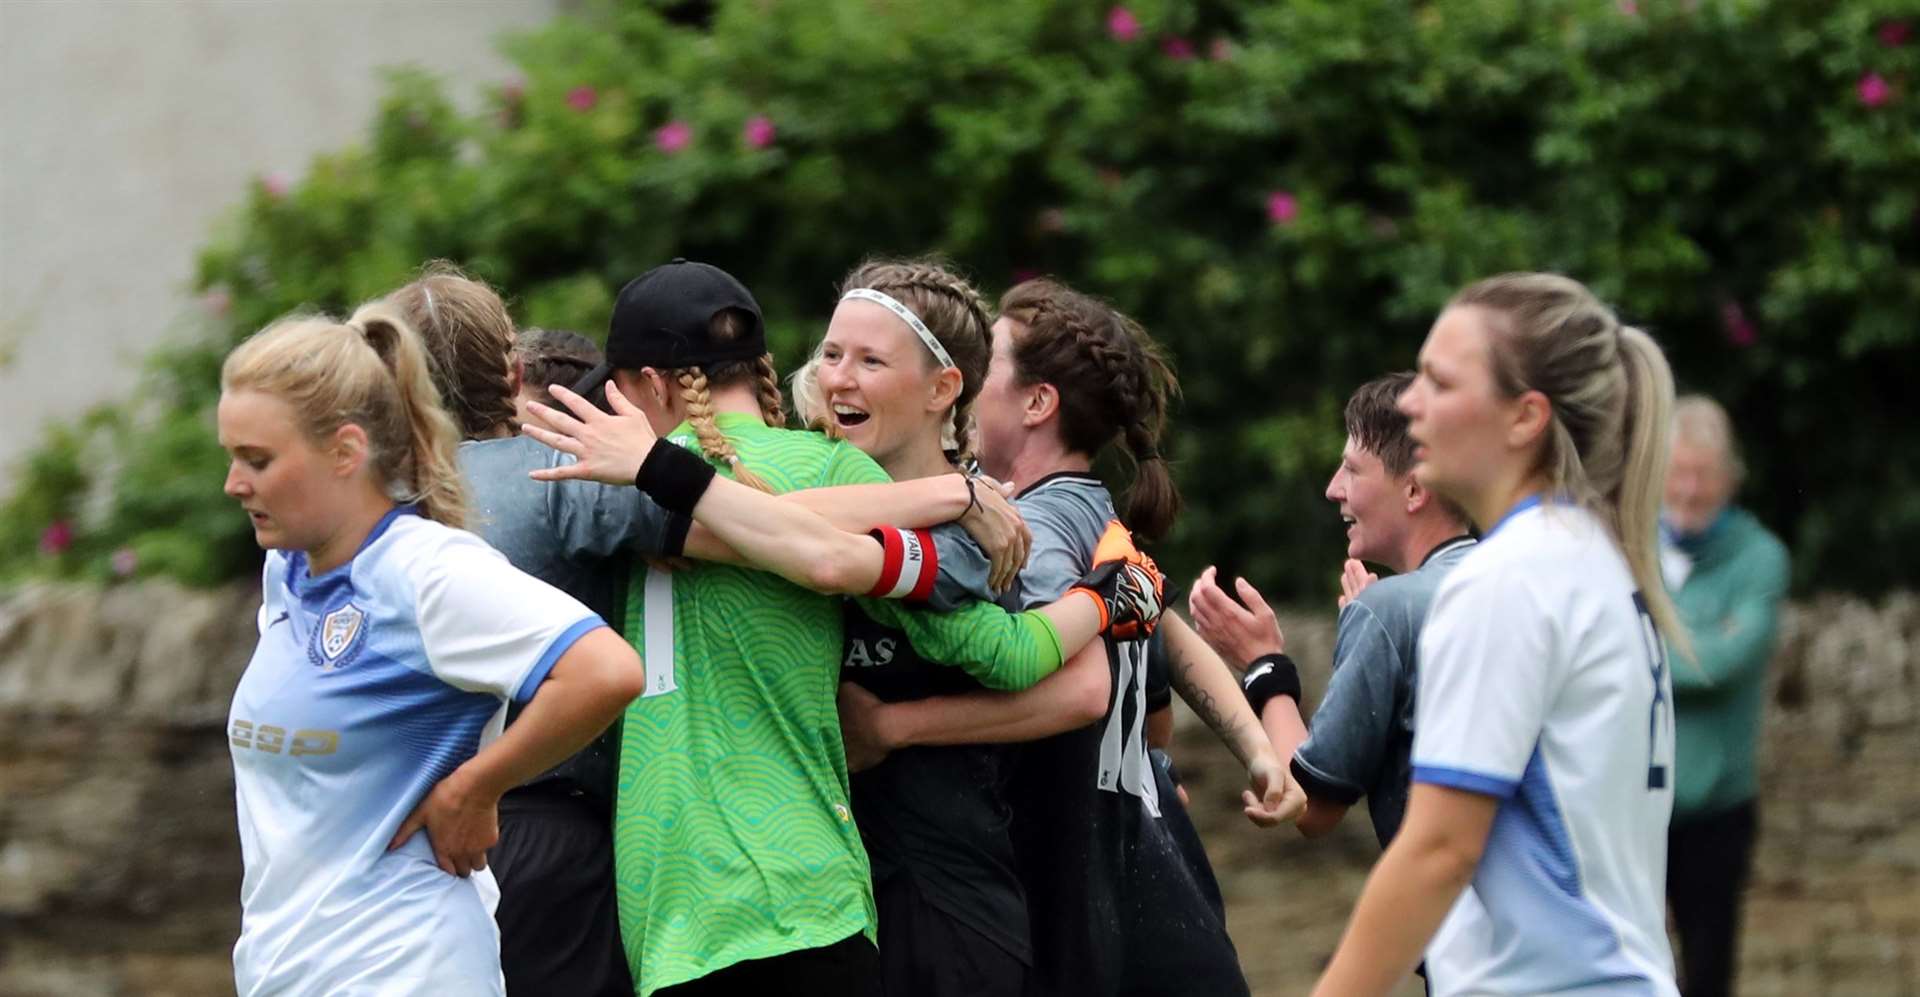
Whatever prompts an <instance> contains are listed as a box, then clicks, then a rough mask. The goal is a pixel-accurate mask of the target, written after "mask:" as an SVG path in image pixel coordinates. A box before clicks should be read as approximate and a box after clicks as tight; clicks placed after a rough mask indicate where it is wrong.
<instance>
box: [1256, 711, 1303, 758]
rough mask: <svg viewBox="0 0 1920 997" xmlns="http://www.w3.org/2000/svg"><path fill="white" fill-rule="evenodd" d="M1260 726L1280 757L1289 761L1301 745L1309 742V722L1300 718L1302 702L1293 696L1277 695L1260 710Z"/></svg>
mask: <svg viewBox="0 0 1920 997" xmlns="http://www.w3.org/2000/svg"><path fill="white" fill-rule="evenodd" d="M1260 726H1261V728H1262V729H1264V730H1265V731H1266V733H1267V742H1268V743H1269V744H1272V745H1273V750H1274V751H1276V752H1278V753H1279V754H1280V757H1282V758H1285V759H1287V760H1289V761H1291V760H1292V759H1293V753H1294V752H1296V751H1299V750H1300V746H1301V745H1303V744H1305V743H1307V724H1306V721H1304V720H1302V719H1300V704H1299V703H1296V702H1294V701H1293V697H1292V696H1275V697H1273V698H1272V699H1269V700H1267V705H1266V706H1264V707H1262V708H1261V710H1260Z"/></svg>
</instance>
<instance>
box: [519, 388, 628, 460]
mask: <svg viewBox="0 0 1920 997" xmlns="http://www.w3.org/2000/svg"><path fill="white" fill-rule="evenodd" d="M547 390H548V391H549V392H551V393H552V394H553V397H554V400H555V401H558V402H559V403H560V404H562V405H565V406H566V407H567V408H568V409H569V410H570V411H571V412H572V413H573V414H572V415H568V414H567V413H566V412H562V411H560V410H559V409H556V408H553V407H551V406H548V405H542V404H540V403H539V402H528V403H527V414H529V415H531V416H533V418H534V420H535V421H537V422H539V423H540V425H537V426H536V425H534V424H533V423H532V422H529V423H527V424H525V425H523V426H521V427H520V429H521V432H524V433H526V434H527V435H528V436H531V437H533V438H534V439H536V440H539V441H540V442H542V443H545V444H546V445H547V446H550V447H552V448H554V449H555V450H558V451H560V452H561V453H566V454H572V455H573V456H574V457H575V458H576V460H575V461H574V463H571V464H562V465H560V466H559V467H543V468H538V469H536V470H534V471H531V472H529V475H530V476H531V477H532V478H533V479H534V480H535V481H563V480H566V479H568V478H586V479H589V480H592V481H598V482H601V483H603V484H608V485H631V484H633V479H634V478H635V477H638V476H639V474H640V465H641V463H642V462H644V461H645V460H646V459H647V454H648V453H649V452H650V451H652V450H653V445H654V443H656V442H658V441H659V439H660V437H659V436H658V435H656V434H655V433H654V431H653V424H652V423H650V422H648V421H647V416H646V413H644V412H642V411H640V408H639V406H637V405H635V404H633V403H632V402H630V401H628V400H627V396H626V395H623V394H621V393H620V389H619V388H617V387H615V386H614V384H613V382H612V381H611V380H609V381H608V382H607V402H608V403H609V404H611V405H612V406H613V414H612V415H608V414H607V413H605V412H602V411H600V410H599V409H597V408H594V407H593V403H591V402H589V401H587V400H586V399H585V398H582V397H580V396H579V395H576V394H574V393H573V392H572V391H569V390H568V389H567V388H565V387H562V386H561V385H558V384H555V385H552V386H551V387H549V388H548V389H547Z"/></svg>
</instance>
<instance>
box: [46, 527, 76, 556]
mask: <svg viewBox="0 0 1920 997" xmlns="http://www.w3.org/2000/svg"><path fill="white" fill-rule="evenodd" d="M72 546H73V526H72V525H70V524H69V523H68V522H67V521H66V520H64V519H56V520H54V521H53V522H51V523H48V524H47V528H46V529H44V530H41V531H40V553H42V554H45V555H47V556H48V557H59V556H60V555H61V554H65V553H66V552H67V548H69V547H72Z"/></svg>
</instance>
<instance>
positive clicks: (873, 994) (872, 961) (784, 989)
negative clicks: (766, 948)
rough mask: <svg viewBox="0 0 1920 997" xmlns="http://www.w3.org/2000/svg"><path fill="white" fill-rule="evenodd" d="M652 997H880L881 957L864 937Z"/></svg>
mask: <svg viewBox="0 0 1920 997" xmlns="http://www.w3.org/2000/svg"><path fill="white" fill-rule="evenodd" d="M653 993H654V997H765V995H767V994H781V995H784V997H881V994H880V954H879V953H878V952H876V951H874V948H873V943H872V942H870V941H867V936H866V935H864V934H856V935H849V936H847V937H846V938H842V939H841V940H839V941H837V942H834V943H833V944H832V945H823V946H821V947H819V948H817V949H801V950H800V951H798V952H788V953H786V954H785V955H776V956H773V957H771V958H767V959H749V960H747V961H746V962H736V963H734V964H733V965H731V966H728V967H727V968H725V969H720V970H715V971H714V972H711V973H708V974H707V975H705V976H702V977H701V978H699V979H697V980H688V981H687V982H685V983H679V984H675V985H673V986H671V987H661V988H660V989H658V990H655V991H654V992H653Z"/></svg>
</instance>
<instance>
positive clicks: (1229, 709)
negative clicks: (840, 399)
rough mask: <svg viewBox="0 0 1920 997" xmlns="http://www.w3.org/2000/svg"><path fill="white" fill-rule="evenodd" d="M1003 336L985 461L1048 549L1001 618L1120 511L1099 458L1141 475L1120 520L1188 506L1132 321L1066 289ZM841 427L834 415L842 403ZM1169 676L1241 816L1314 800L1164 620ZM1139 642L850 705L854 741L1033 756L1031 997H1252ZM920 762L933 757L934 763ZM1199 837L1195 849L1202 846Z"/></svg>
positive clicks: (988, 407) (1038, 546) (1202, 652)
mask: <svg viewBox="0 0 1920 997" xmlns="http://www.w3.org/2000/svg"><path fill="white" fill-rule="evenodd" d="M1000 311H1001V315H1000V318H999V320H998V321H997V322H995V323H994V325H993V327H992V345H991V349H992V359H991V363H990V371H989V373H988V376H987V377H986V379H985V381H984V382H983V384H982V387H981V390H980V393H979V395H978V400H977V403H976V405H975V419H976V422H977V425H978V429H979V436H980V460H981V465H982V466H983V467H984V468H985V469H986V470H987V471H988V472H989V473H991V474H994V475H996V476H998V477H1000V478H1002V479H1004V480H1006V481H1008V482H1009V483H1011V484H1012V485H1014V486H1015V487H1017V488H1019V489H1020V498H1019V500H1018V502H1017V505H1018V506H1019V508H1020V510H1021V513H1022V514H1023V515H1024V516H1025V517H1026V519H1027V522H1028V524H1029V526H1030V527H1031V528H1032V529H1033V531H1034V548H1033V554H1032V555H1031V558H1030V559H1029V561H1028V564H1027V567H1026V568H1025V570H1023V571H1022V572H1021V573H1020V576H1019V579H1018V580H1017V582H1016V583H1015V586H1014V587H1013V589H1012V590H1010V591H1009V592H1008V593H1007V594H1006V595H1005V596H1003V597H1002V602H1003V605H1006V606H1007V607H1008V608H1010V609H1020V608H1024V607H1027V606H1031V605H1036V604H1039V603H1042V602H1044V601H1046V600H1048V599H1052V598H1056V597H1057V596H1058V595H1059V594H1060V592H1061V591H1062V590H1063V589H1064V588H1065V587H1066V586H1067V585H1070V584H1072V582H1073V580H1074V579H1075V578H1077V577H1079V576H1080V574H1081V573H1082V572H1084V571H1085V570H1086V567H1087V565H1088V563H1089V557H1090V555H1091V552H1092V551H1093V549H1094V542H1095V539H1096V538H1097V537H1098V535H1099V531H1100V529H1101V527H1102V524H1104V523H1105V522H1106V521H1107V520H1109V519H1110V518H1112V517H1113V516H1114V503H1113V499H1112V497H1111V495H1110V494H1109V493H1108V491H1107V489H1106V486H1105V485H1104V484H1102V483H1101V481H1100V480H1099V479H1098V478H1096V477H1094V476H1093V475H1092V473H1091V469H1092V466H1093V460H1094V457H1095V456H1096V455H1097V454H1099V453H1100V452H1101V451H1103V450H1104V449H1106V448H1107V446H1108V445H1109V444H1111V443H1113V442H1115V441H1116V440H1120V441H1124V443H1125V446H1126V448H1127V450H1128V452H1129V453H1130V454H1131V456H1132V457H1133V458H1134V460H1135V462H1136V463H1137V465H1138V467H1139V471H1138V474H1137V475H1136V478H1135V481H1134V484H1133V487H1132V489H1131V491H1130V493H1129V496H1128V503H1127V514H1126V516H1125V517H1124V518H1125V521H1126V522H1127V523H1128V525H1129V526H1131V527H1132V528H1133V529H1134V530H1135V531H1137V532H1138V533H1139V534H1140V535H1142V536H1148V537H1152V536H1159V535H1161V534H1163V533H1164V532H1165V531H1166V529H1167V528H1168V527H1170V526H1171V525H1172V521H1173V518H1174V515H1175V513H1176V512H1177V510H1178V508H1179V495H1178V492H1177V491H1176V490H1175V488H1174V486H1173V480H1172V477H1171V475H1170V474H1169V473H1168V469H1167V465H1166V462H1165V460H1164V459H1163V458H1162V457H1161V456H1160V455H1159V452H1158V447H1159V439H1160V433H1161V430H1162V429H1163V428H1164V425H1165V422H1166V410H1167V403H1168V401H1169V399H1170V397H1171V396H1172V394H1173V392H1174V391H1175V390H1176V385H1175V382H1174V380H1173V376H1172V372H1171V370H1169V369H1168V367H1167V365H1166V363H1165V362H1164V361H1163V360H1162V359H1161V358H1160V357H1159V355H1158V353H1157V352H1156V350H1155V348H1154V346H1153V344H1152V341H1151V340H1150V339H1148V338H1147V336H1146V334H1145V332H1144V331H1143V330H1142V329H1141V328H1140V327H1139V325H1138V324H1136V323H1134V322H1133V321H1132V320H1131V319H1129V318H1127V317H1126V316H1125V315H1122V314H1121V313H1119V312H1118V311H1116V310H1115V309H1113V308H1112V307H1110V306H1108V305H1107V304H1105V303H1104V302H1101V301H1098V300H1096V299H1094V298H1091V297H1089V296H1087V295H1083V294H1080V293H1078V292H1075V291H1073V290H1071V289H1069V288H1067V287H1065V286H1063V285H1060V284H1058V283H1055V282H1052V281H1029V282H1027V283H1023V284H1021V285H1019V286H1016V287H1014V288H1013V289H1012V290H1010V291H1008V292H1007V294H1006V295H1005V296H1004V297H1003V298H1002V299H1001V302H1000ZM835 411H836V415H838V414H839V409H838V408H836V410H835ZM1164 622H1165V623H1166V624H1167V629H1166V630H1165V631H1164V632H1165V633H1166V635H1167V639H1168V648H1169V651H1170V655H1171V671H1172V675H1171V679H1172V684H1173V685H1174V686H1175V688H1178V689H1179V690H1180V691H1181V693H1182V695H1183V696H1184V697H1185V698H1186V699H1187V701H1188V703H1189V704H1191V705H1192V706H1193V707H1194V708H1195V710H1196V711H1197V712H1198V713H1199V714H1200V715H1201V716H1202V717H1203V718H1204V719H1206V720H1207V722H1208V723H1209V724H1210V725H1212V726H1213V727H1214V728H1215V730H1216V731H1217V732H1218V733H1219V734H1220V735H1221V737H1222V739H1223V740H1224V741H1226V743H1227V744H1228V746H1229V747H1230V748H1231V749H1232V750H1233V751H1234V752H1235V753H1236V755H1238V756H1239V757H1240V759H1241V760H1242V762H1243V763H1245V764H1246V766H1247V771H1248V780H1249V790H1248V792H1247V793H1246V795H1245V803H1246V812H1247V816H1248V817H1249V818H1250V819H1253V820H1254V821H1255V822H1256V823H1259V824H1262V825H1271V824H1277V823H1280V822H1282V821H1284V820H1286V819H1289V818H1290V817H1291V816H1292V815H1293V814H1295V813H1297V812H1298V811H1299V809H1300V808H1301V806H1302V805H1303V803H1304V797H1303V796H1302V795H1301V794H1300V792H1299V789H1298V787H1297V786H1295V785H1293V784H1292V782H1291V780H1290V779H1289V778H1288V777H1287V775H1286V771H1285V766H1284V764H1283V763H1282V762H1281V760H1280V759H1279V758H1278V756H1277V755H1275V753H1274V751H1273V748H1272V746H1271V745H1270V744H1269V743H1268V742H1267V740H1266V738H1265V736H1264V735H1263V734H1262V733H1261V730H1260V727H1259V724H1258V722H1257V721H1255V719H1254V718H1253V716H1252V714H1251V712H1250V711H1249V710H1248V709H1247V708H1246V704H1245V700H1244V698H1243V697H1242V696H1240V695H1239V693H1238V689H1239V686H1238V684H1237V683H1236V682H1235V681H1234V678H1233V676H1232V674H1231V673H1230V672H1229V671H1227V668H1226V666H1225V664H1224V663H1222V662H1221V661H1220V660H1219V659H1218V658H1217V657H1215V656H1213V655H1212V654H1211V653H1209V652H1207V651H1206V649H1205V647H1204V644H1203V643H1202V642H1201V641H1199V640H1198V639H1197V637H1196V636H1195V635H1194V634H1193V633H1192V632H1191V631H1190V630H1188V629H1187V628H1186V627H1185V625H1184V624H1183V623H1182V622H1180V621H1179V620H1178V618H1177V617H1174V616H1171V615H1169V616H1167V617H1165V618H1164ZM1146 647H1147V642H1146V641H1145V640H1144V639H1137V638H1136V639H1110V640H1109V641H1107V642H1106V643H1105V644H1103V645H1097V646H1095V647H1094V648H1093V649H1092V651H1093V652H1095V653H1090V654H1083V655H1081V656H1078V657H1076V658H1075V659H1074V660H1073V661H1071V662H1069V663H1068V665H1067V666H1066V667H1064V668H1063V669H1062V670H1061V671H1060V672H1058V673H1056V674H1055V675H1052V676H1049V677H1048V678H1046V679H1044V680H1042V681H1041V682H1040V683H1039V684H1037V685H1035V686H1034V687H1033V688H1032V689H1030V690H1027V691H1025V692H1020V693H1015V694H1011V695H1008V694H1003V693H993V692H979V691H976V692H967V693H960V694H953V695H943V696H939V697H934V698H926V699H919V700H915V701H909V702H891V703H883V702H881V701H880V700H879V699H876V698H875V697H873V696H870V695H865V694H863V693H862V692H861V691H859V690H855V689H846V690H843V692H842V697H841V717H842V723H843V726H845V727H846V729H847V730H848V731H849V733H848V739H849V743H851V744H862V745H866V746H867V750H868V751H870V752H873V753H881V752H886V751H890V750H899V749H902V748H914V746H924V745H978V744H994V743H1005V742H1016V741H1024V742H1031V743H1027V744H1024V745H1022V746H1021V747H1019V748H1018V749H1016V750H1015V752H1014V757H1013V759H1012V762H1011V765H1010V773H1011V780H1010V788H1009V790H1008V793H1009V799H1010V801H1011V814H1012V821H1011V840H1012V843H1013V845H1014V849H1015V855H1016V858H1017V866H1018V869H1019V876H1020V879H1021V881H1022V884H1023V886H1024V889H1025V893H1026V896H1027V903H1028V909H1029V912H1030V913H1029V920H1030V923H1031V939H1032V952H1033V970H1032V972H1031V973H1030V975H1029V978H1028V985H1027V988H1026V992H1027V993H1031V994H1048V995H1052V994H1059V995H1067V994H1074V995H1078V994H1090V995H1113V994H1121V993H1130V994H1187V993H1207V994H1233V993H1245V992H1246V982H1245V980H1244V979H1243V978H1242V977H1241V974H1240V970H1239V964H1238V959H1237V957H1236V956H1235V954H1234V951H1233V946H1232V943H1231V941H1229V940H1228V938H1227V935H1226V930H1225V925H1224V921H1223V918H1222V915H1221V913H1220V911H1219V908H1218V906H1217V904H1216V903H1215V902H1214V901H1213V899H1212V898H1213V897H1214V896H1217V893H1214V892H1212V891H1210V890H1209V888H1208V883H1207V882H1206V881H1207V880H1208V879H1209V878H1210V874H1209V873H1208V871H1207V870H1204V869H1196V868H1195V867H1193V866H1191V865H1189V864H1188V862H1187V860H1186V857H1185V855H1184V854H1183V852H1182V849H1181V840H1182V837H1183V835H1182V832H1183V831H1190V828H1180V829H1176V828H1175V827H1174V826H1173V822H1176V821H1183V820H1184V819H1185V818H1184V814H1183V813H1182V812H1181V811H1180V808H1179V807H1178V806H1177V805H1175V806H1170V807H1169V808H1168V811H1169V812H1168V813H1167V814H1166V815H1165V816H1164V817H1163V815H1162V809H1161V801H1162V800H1163V799H1164V798H1166V797H1170V796H1172V795H1173V792H1174V791H1173V789H1172V787H1171V784H1170V783H1168V782H1167V781H1166V780H1165V779H1164V773H1162V772H1160V771H1159V770H1158V769H1157V768H1156V767H1155V766H1153V765H1152V764H1151V763H1150V762H1149V760H1148V757H1147V751H1146V745H1145V743H1144V740H1143V737H1142V728H1143V726H1144V714H1145V712H1146V696H1147V692H1146V688H1145V681H1146ZM921 750H924V749H921ZM1188 840H1191V839H1188Z"/></svg>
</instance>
